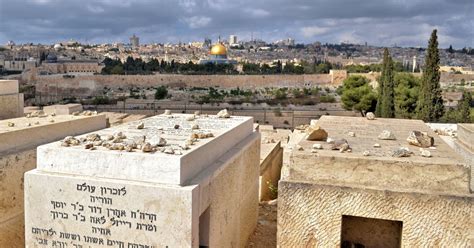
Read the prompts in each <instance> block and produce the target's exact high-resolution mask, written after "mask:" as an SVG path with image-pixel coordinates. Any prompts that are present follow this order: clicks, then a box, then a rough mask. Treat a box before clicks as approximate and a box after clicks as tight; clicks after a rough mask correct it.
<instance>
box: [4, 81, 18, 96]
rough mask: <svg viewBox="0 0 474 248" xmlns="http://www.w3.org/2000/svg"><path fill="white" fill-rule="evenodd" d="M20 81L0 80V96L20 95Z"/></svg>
mask: <svg viewBox="0 0 474 248" xmlns="http://www.w3.org/2000/svg"><path fill="white" fill-rule="evenodd" d="M19 92H20V91H19V86H18V80H0V95H10V94H18V93H19Z"/></svg>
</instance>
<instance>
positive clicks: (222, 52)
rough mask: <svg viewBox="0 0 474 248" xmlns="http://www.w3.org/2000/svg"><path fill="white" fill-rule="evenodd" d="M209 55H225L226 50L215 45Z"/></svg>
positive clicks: (219, 45) (219, 44)
mask: <svg viewBox="0 0 474 248" xmlns="http://www.w3.org/2000/svg"><path fill="white" fill-rule="evenodd" d="M210 54H211V55H227V49H226V48H225V46H224V45H222V44H221V43H217V44H215V45H214V46H212V48H211V52H210Z"/></svg>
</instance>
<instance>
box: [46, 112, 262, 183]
mask: <svg viewBox="0 0 474 248" xmlns="http://www.w3.org/2000/svg"><path fill="white" fill-rule="evenodd" d="M191 116H192V115H173V116H166V115H159V116H154V117H151V118H148V119H144V120H141V121H135V122H130V123H126V124H123V125H120V126H116V127H112V128H109V129H104V130H101V131H98V132H95V133H96V134H98V135H100V136H101V137H106V136H107V135H114V134H117V133H119V132H122V134H123V135H125V136H126V139H125V140H124V142H125V143H126V142H127V141H133V140H137V139H140V138H141V137H143V136H145V137H146V139H145V141H146V142H149V143H151V144H156V143H157V142H159V140H160V138H164V139H165V140H166V145H165V146H164V147H163V148H165V149H166V148H171V149H176V150H177V151H179V153H181V154H180V155H177V154H167V153H163V152H158V151H157V152H151V153H146V154H145V153H143V152H141V151H139V150H134V151H133V152H124V151H116V150H109V149H107V148H105V147H98V148H97V150H87V149H84V146H83V145H80V146H72V147H63V146H61V143H60V142H56V143H51V144H47V145H43V146H40V147H38V169H39V170H42V171H50V172H60V173H74V172H76V171H81V174H82V175H90V176H105V177H108V178H118V179H127V180H138V181H147V182H155V183H171V184H180V185H183V184H185V183H186V182H187V181H189V180H190V179H191V178H192V177H194V176H195V175H196V174H197V173H199V172H200V171H202V170H203V169H205V167H206V166H208V165H209V164H211V163H212V161H214V160H215V159H217V158H218V157H220V156H221V155H222V154H224V153H225V152H226V151H228V150H229V149H230V148H232V147H233V146H235V145H236V144H237V143H238V142H240V140H241V139H240V137H246V136H248V135H250V134H251V133H252V131H253V130H252V123H253V121H252V118H251V117H231V118H222V119H219V118H217V117H216V116H197V117H196V118H195V119H194V120H192V121H189V120H187V119H188V118H190V117H191ZM140 122H142V123H143V124H144V127H143V129H137V125H138V124H139V123H140ZM193 125H198V126H199V129H192V127H193ZM192 133H197V134H200V133H201V134H212V135H213V137H209V138H203V139H197V140H196V142H195V144H194V145H191V146H189V149H188V150H184V149H182V148H180V146H183V144H184V143H185V142H186V140H188V139H189V138H190V136H191V135H192ZM85 136H87V135H82V136H79V137H78V138H81V137H85ZM137 161H139V163H138V162H137ZM131 164H133V165H134V166H130V165H131Z"/></svg>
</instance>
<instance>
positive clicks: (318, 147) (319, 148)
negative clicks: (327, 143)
mask: <svg viewBox="0 0 474 248" xmlns="http://www.w3.org/2000/svg"><path fill="white" fill-rule="evenodd" d="M313 149H317V150H321V149H323V145H321V144H313Z"/></svg>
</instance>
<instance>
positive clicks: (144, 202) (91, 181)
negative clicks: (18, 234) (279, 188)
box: [25, 113, 260, 248]
mask: <svg viewBox="0 0 474 248" xmlns="http://www.w3.org/2000/svg"><path fill="white" fill-rule="evenodd" d="M225 117H228V118H218V117H217V116H207V115H197V114H196V115H184V114H170V113H167V114H164V115H159V116H154V117H151V118H148V119H144V120H141V121H138V122H131V123H127V124H124V125H121V126H116V127H113V128H109V129H104V130H101V131H98V132H95V133H89V134H86V135H82V136H77V137H66V138H65V139H64V140H62V141H60V142H54V143H50V144H47V145H43V146H40V147H38V166H37V169H36V170H33V171H30V172H27V173H26V175H25V222H26V226H25V232H26V247H155V248H157V247H198V246H201V245H202V246H211V247H231V246H233V247H242V246H244V245H245V242H246V240H247V238H248V237H249V235H250V234H251V233H252V231H253V229H254V227H255V225H256V221H257V209H258V175H259V149H260V136H259V134H258V133H256V132H254V131H253V125H252V124H253V120H252V118H248V117H235V116H231V117H229V116H225Z"/></svg>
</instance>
